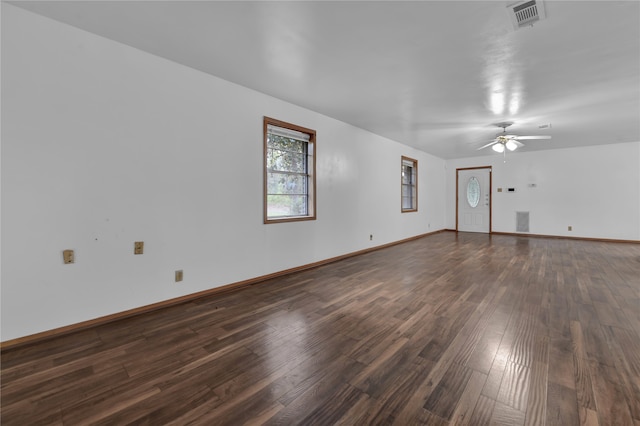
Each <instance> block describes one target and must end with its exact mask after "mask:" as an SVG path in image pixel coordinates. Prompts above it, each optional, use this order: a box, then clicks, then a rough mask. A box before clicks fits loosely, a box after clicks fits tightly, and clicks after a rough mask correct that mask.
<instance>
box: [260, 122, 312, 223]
mask: <svg viewBox="0 0 640 426" xmlns="http://www.w3.org/2000/svg"><path fill="white" fill-rule="evenodd" d="M315 145H316V132H315V130H310V129H305V128H304V127H300V126H296V125H294V124H290V123H285V122H283V121H279V120H274V119H272V118H268V117H265V118H264V223H276V222H287V221H296V220H314V219H315V218H316V213H315V212H316V204H315V170H316V161H315V155H314V154H315Z"/></svg>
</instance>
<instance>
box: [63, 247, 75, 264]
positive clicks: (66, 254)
mask: <svg viewBox="0 0 640 426" xmlns="http://www.w3.org/2000/svg"><path fill="white" fill-rule="evenodd" d="M62 260H63V261H64V263H65V265H66V264H68V263H74V262H75V261H76V256H75V255H74V253H73V250H63V251H62Z"/></svg>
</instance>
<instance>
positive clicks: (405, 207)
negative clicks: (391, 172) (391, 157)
mask: <svg viewBox="0 0 640 426" xmlns="http://www.w3.org/2000/svg"><path fill="white" fill-rule="evenodd" d="M400 182H401V188H402V193H401V196H402V204H401V209H402V212H403V213H404V212H415V211H418V160H414V159H413V158H409V157H402V175H401V181H400Z"/></svg>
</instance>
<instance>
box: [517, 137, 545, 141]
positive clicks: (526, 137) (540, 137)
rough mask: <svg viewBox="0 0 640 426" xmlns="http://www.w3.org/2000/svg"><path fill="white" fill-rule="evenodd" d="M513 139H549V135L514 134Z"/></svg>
mask: <svg viewBox="0 0 640 426" xmlns="http://www.w3.org/2000/svg"><path fill="white" fill-rule="evenodd" d="M513 139H517V140H520V141H525V140H530V139H551V136H514V137H513Z"/></svg>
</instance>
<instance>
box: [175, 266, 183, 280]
mask: <svg viewBox="0 0 640 426" xmlns="http://www.w3.org/2000/svg"><path fill="white" fill-rule="evenodd" d="M180 281H182V269H180V270H179V271H176V282H180Z"/></svg>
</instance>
